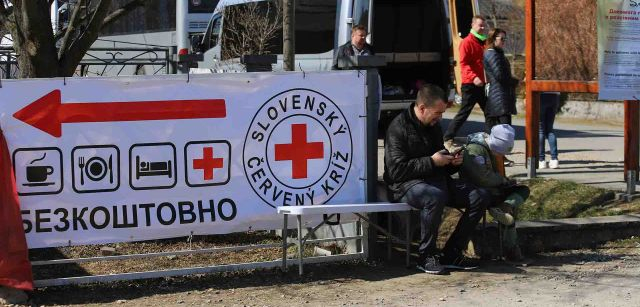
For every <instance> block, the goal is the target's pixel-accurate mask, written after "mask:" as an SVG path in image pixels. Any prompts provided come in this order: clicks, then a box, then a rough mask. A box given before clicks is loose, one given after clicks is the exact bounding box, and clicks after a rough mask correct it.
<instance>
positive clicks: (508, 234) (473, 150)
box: [460, 124, 529, 261]
mask: <svg viewBox="0 0 640 307" xmlns="http://www.w3.org/2000/svg"><path fill="white" fill-rule="evenodd" d="M514 137H515V131H514V129H513V127H511V126H510V125H508V124H501V125H496V126H494V127H493V128H491V134H486V133H484V132H479V133H474V134H471V135H469V136H468V138H467V144H466V146H465V148H466V150H465V151H464V158H463V162H462V168H461V169H460V176H461V178H464V179H466V180H468V181H470V182H471V183H473V184H475V185H476V186H478V187H481V188H486V189H487V190H489V192H490V193H491V195H492V196H493V200H494V201H493V203H494V206H491V207H489V213H490V214H491V216H493V218H494V219H495V220H497V221H498V222H499V223H500V224H502V225H504V226H505V230H504V234H503V236H502V238H503V240H502V244H503V247H504V251H505V258H506V259H507V260H510V261H520V260H522V259H523V257H522V253H521V251H520V247H519V246H518V237H517V233H516V227H515V209H516V208H517V207H518V206H520V205H521V204H522V203H524V201H525V200H526V199H527V198H528V197H529V188H528V187H527V186H522V185H518V184H517V182H516V181H515V180H514V179H509V178H507V177H505V176H503V175H501V174H500V173H499V172H498V168H497V164H496V159H495V155H502V156H504V155H505V154H507V153H509V152H511V150H512V149H513V141H514Z"/></svg>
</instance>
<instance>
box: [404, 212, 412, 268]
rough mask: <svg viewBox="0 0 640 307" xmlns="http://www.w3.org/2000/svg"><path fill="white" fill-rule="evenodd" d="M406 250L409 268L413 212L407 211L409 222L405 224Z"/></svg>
mask: <svg viewBox="0 0 640 307" xmlns="http://www.w3.org/2000/svg"><path fill="white" fill-rule="evenodd" d="M405 225H406V226H405V238H404V244H405V247H404V248H405V250H406V251H407V259H406V265H407V267H409V263H410V261H411V239H412V238H411V211H407V222H406V223H405Z"/></svg>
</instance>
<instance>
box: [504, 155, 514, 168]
mask: <svg viewBox="0 0 640 307" xmlns="http://www.w3.org/2000/svg"><path fill="white" fill-rule="evenodd" d="M514 165H516V163H515V162H513V160H509V159H507V157H504V167H512V166H514Z"/></svg>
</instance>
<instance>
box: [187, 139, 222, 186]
mask: <svg viewBox="0 0 640 307" xmlns="http://www.w3.org/2000/svg"><path fill="white" fill-rule="evenodd" d="M223 161H224V159H223V158H214V157H213V147H204V148H202V159H194V160H193V169H201V170H203V171H204V180H211V179H213V170H214V169H216V168H222V162H223Z"/></svg>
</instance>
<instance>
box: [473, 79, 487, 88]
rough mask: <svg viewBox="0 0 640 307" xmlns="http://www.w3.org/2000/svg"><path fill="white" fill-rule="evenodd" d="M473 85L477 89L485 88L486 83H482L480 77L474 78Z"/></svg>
mask: <svg viewBox="0 0 640 307" xmlns="http://www.w3.org/2000/svg"><path fill="white" fill-rule="evenodd" d="M473 84H474V85H475V86H477V87H481V86H484V82H482V80H480V78H478V77H475V78H473Z"/></svg>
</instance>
